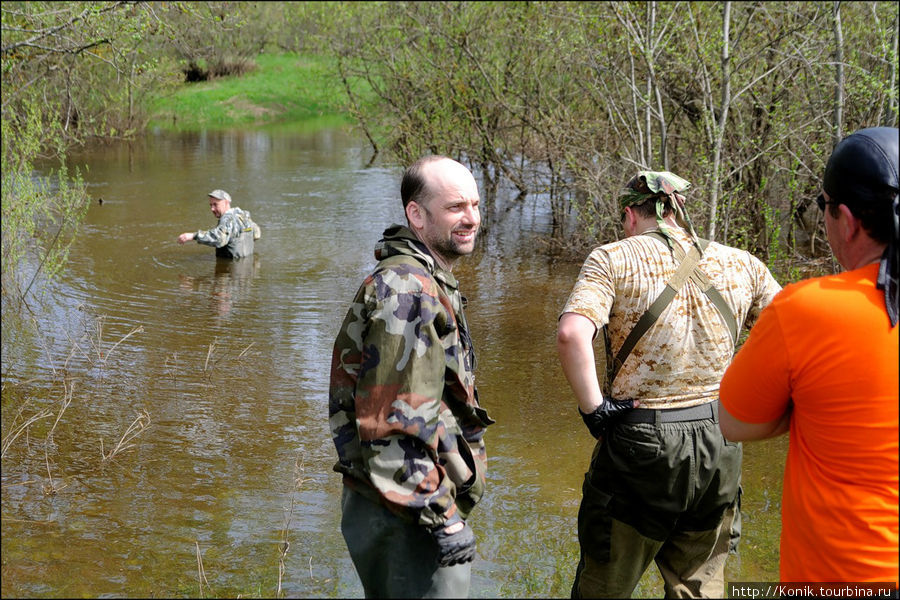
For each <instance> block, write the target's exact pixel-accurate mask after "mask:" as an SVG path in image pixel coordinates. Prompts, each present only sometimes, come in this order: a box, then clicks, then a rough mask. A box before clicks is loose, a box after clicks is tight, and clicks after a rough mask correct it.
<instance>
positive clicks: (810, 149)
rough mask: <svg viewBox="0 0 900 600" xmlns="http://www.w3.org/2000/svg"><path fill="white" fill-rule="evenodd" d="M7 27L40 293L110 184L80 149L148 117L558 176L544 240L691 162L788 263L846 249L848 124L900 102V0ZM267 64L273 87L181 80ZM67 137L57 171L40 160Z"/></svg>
mask: <svg viewBox="0 0 900 600" xmlns="http://www.w3.org/2000/svg"><path fill="white" fill-rule="evenodd" d="M2 37H3V39H2V177H3V182H4V185H3V191H2V272H3V293H4V294H7V293H10V292H11V291H14V292H15V295H17V296H19V297H21V296H24V294H25V293H27V288H26V286H27V285H28V282H25V281H23V280H22V279H21V274H20V273H18V272H17V265H20V264H21V262H22V260H23V258H24V257H26V256H30V257H32V259H34V260H37V261H38V263H39V264H40V265H41V269H42V270H43V275H48V274H52V273H54V272H55V271H57V270H58V269H59V268H61V267H62V265H63V264H64V262H65V257H66V251H67V248H68V245H69V243H70V242H71V240H72V239H74V236H75V235H77V230H78V228H77V225H78V223H79V222H80V220H81V219H82V218H83V216H84V214H85V210H86V206H87V204H88V203H89V201H90V198H89V197H88V195H87V193H86V191H85V187H84V186H83V184H82V181H81V178H80V176H79V174H78V173H77V172H74V171H70V170H69V169H68V168H67V166H66V160H65V159H66V153H67V151H68V150H70V149H71V148H72V147H73V146H76V145H80V144H88V143H103V142H109V141H111V140H120V139H124V138H133V137H135V136H140V135H141V134H142V133H144V132H145V131H147V128H148V126H149V125H153V126H162V127H167V128H175V129H178V128H181V129H184V128H196V129H202V128H216V127H220V128H221V127H230V126H241V127H247V126H256V125H268V126H273V125H278V124H281V125H283V126H289V125H290V124H291V123H297V122H298V121H301V122H302V121H304V120H305V119H308V118H310V117H319V116H321V115H323V114H330V115H346V116H349V117H351V118H352V121H353V122H354V123H355V124H356V125H357V126H358V127H360V128H361V130H362V131H363V132H364V133H365V135H366V136H367V138H368V140H369V142H370V144H371V146H372V149H373V153H374V154H379V153H380V156H381V158H382V160H387V161H389V162H391V163H394V162H396V163H397V164H403V163H408V162H409V161H410V160H412V159H414V158H415V157H417V156H419V155H421V154H423V153H426V152H438V153H442V154H448V155H451V156H454V157H457V158H458V159H460V160H461V161H463V162H465V163H467V164H469V165H471V167H472V168H473V169H474V170H475V171H476V172H477V173H478V174H480V176H481V177H482V180H483V182H484V188H485V190H484V195H485V199H486V201H487V202H489V201H490V199H491V197H492V194H493V193H494V192H495V191H496V189H497V186H498V185H502V184H509V185H512V186H514V187H515V189H516V190H517V191H518V193H519V194H520V195H521V196H522V197H523V198H524V197H525V196H526V195H528V194H540V195H542V197H543V198H545V199H546V201H547V202H549V204H550V206H551V208H552V214H553V223H554V230H553V232H552V234H551V236H550V239H549V240H548V242H549V243H548V244H547V248H546V249H547V251H548V252H560V251H561V252H563V253H567V255H569V256H572V257H576V256H583V250H584V248H585V247H587V246H589V245H591V244H594V243H596V242H597V240H610V239H615V238H616V237H617V236H618V235H619V233H618V228H619V210H618V207H617V204H616V196H617V194H618V190H619V189H620V188H621V185H622V183H623V182H624V181H626V180H627V179H628V178H629V177H630V176H631V175H633V173H634V172H635V171H637V170H639V169H653V170H672V171H674V172H676V173H678V174H679V175H681V176H682V177H684V178H686V179H687V180H689V181H691V182H693V185H694V188H693V191H692V193H691V194H690V204H689V208H690V214H691V215H692V218H693V221H694V224H695V226H696V227H697V229H698V231H699V233H700V234H701V235H702V236H704V237H708V238H711V239H716V240H719V241H722V242H724V243H727V244H731V245H734V246H737V247H741V248H745V249H747V250H750V251H751V252H753V253H755V254H757V255H759V256H760V257H761V258H763V259H764V260H766V261H767V262H768V264H769V266H770V267H771V268H773V270H775V271H776V272H777V273H778V274H779V275H780V279H782V280H783V281H784V280H789V279H796V278H798V277H799V276H800V275H801V274H802V273H803V272H804V269H808V268H809V266H810V265H813V268H815V265H816V264H817V262H816V261H817V260H818V261H819V264H821V262H822V261H823V260H827V259H826V258H824V257H826V256H827V255H828V249H827V245H826V244H825V243H824V238H823V235H822V234H823V229H822V222H821V217H820V216H819V215H818V211H816V210H813V208H814V204H813V199H814V198H815V196H816V195H817V194H818V191H819V181H820V176H821V173H822V170H823V166H824V164H823V163H824V160H825V159H827V156H828V155H829V153H830V150H831V149H832V147H833V145H834V144H835V143H836V142H837V141H838V140H839V139H840V138H841V137H843V136H844V135H846V134H847V133H849V132H852V131H853V130H856V129H858V128H860V127H864V126H876V125H885V126H894V127H896V126H897V122H898V77H897V75H898V47H897V44H898V42H897V38H898V22H897V3H896V2H734V3H733V2H599V3H581V2H359V3H355V2H354V3H340V2H124V1H114V2H66V3H51V2H4V3H3V5H2ZM279 56H280V57H282V59H284V57H288V60H282V61H281V62H280V63H279V62H278V61H277V57H279ZM261 64H262V65H267V66H272V68H271V69H268V70H267V73H268V75H267V79H266V81H267V82H273V81H274V82H277V84H276V85H274V87H272V88H271V89H268V88H267V91H268V92H269V95H268V96H265V95H263V96H261V97H260V96H259V94H258V92H259V87H260V86H259V85H258V84H255V85H253V86H250V85H247V86H244V87H241V86H240V85H237V84H234V83H232V84H231V86H232V87H231V88H224V89H230V90H231V92H230V93H231V96H229V97H222V94H219V95H218V96H217V95H215V94H212V93H207V94H205V96H204V97H205V98H206V100H205V105H201V106H200V107H198V106H196V105H194V106H191V105H184V104H179V102H178V101H177V99H178V98H184V97H185V94H189V93H190V90H191V89H197V86H210V85H215V84H214V83H210V82H216V81H220V82H221V81H223V80H226V79H227V80H234V81H239V80H240V78H246V77H248V76H252V74H253V73H254V71H255V70H257V69H258V68H259V66H260V65H261ZM303 65H305V66H303ZM205 89H206V91H209V90H210V89H212V88H210V87H207V88H205ZM178 94H181V96H179V95H178ZM254 94H255V95H254ZM195 97H196V94H195ZM215 107H218V109H219V114H220V117H219V118H216V117H215V116H214V115H215V111H213V112H210V109H212V108H215ZM223 111H224V113H223ZM222 114H224V115H225V117H222V116H221V115H222ZM190 115H195V116H194V117H191V116H190ZM196 115H199V118H197V116H196ZM48 155H52V156H55V157H57V158H59V160H60V163H59V164H60V165H61V166H60V168H59V170H58V171H56V172H55V173H54V176H53V178H52V179H51V180H46V179H43V180H41V179H36V178H34V177H33V176H32V171H33V165H34V161H35V160H36V159H38V158H40V157H45V156H48Z"/></svg>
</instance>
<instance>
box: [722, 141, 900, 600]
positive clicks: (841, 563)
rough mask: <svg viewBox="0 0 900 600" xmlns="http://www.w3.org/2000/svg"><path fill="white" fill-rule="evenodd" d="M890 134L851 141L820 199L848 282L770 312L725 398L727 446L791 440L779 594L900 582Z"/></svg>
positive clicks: (806, 285)
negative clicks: (794, 587)
mask: <svg viewBox="0 0 900 600" xmlns="http://www.w3.org/2000/svg"><path fill="white" fill-rule="evenodd" d="M898 137H900V131H898V129H897V128H895V127H870V128H866V129H861V130H859V131H857V132H855V133H853V134H852V135H849V136H847V137H846V138H844V139H843V140H842V141H841V142H840V143H839V144H838V145H837V146H836V147H835V149H834V152H832V154H831V157H830V158H829V160H828V163H827V165H826V166H825V176H824V178H823V182H822V189H823V192H822V194H821V195H820V196H819V198H818V203H819V208H820V209H821V210H822V212H823V213H824V217H825V232H826V234H827V236H828V243H829V245H830V246H831V249H832V251H833V252H834V256H835V258H836V259H837V261H838V262H839V263H840V264H841V266H842V267H843V268H844V269H846V271H845V272H843V273H839V274H836V275H827V276H824V277H816V278H812V279H807V280H805V281H800V282H797V283H794V284H792V285H789V286H787V287H786V288H785V289H784V291H783V292H781V293H780V294H778V296H777V297H776V298H775V299H774V300H773V301H772V304H771V305H770V306H769V307H768V308H766V310H764V311H763V312H762V314H761V315H760V317H759V322H758V323H757V324H756V327H754V329H753V331H752V332H751V334H750V337H749V338H748V339H747V342H746V343H745V344H744V346H743V347H742V348H741V351H740V352H738V354H737V356H735V359H734V362H733V363H732V365H731V366H730V367H729V368H728V370H727V371H726V373H725V377H724V378H723V380H722V386H721V398H720V402H721V408H720V414H721V422H720V426H721V428H722V431H723V433H724V434H725V437H727V438H728V439H730V440H757V439H763V438H769V437H774V436H777V435H781V434H783V433H785V432H786V431H790V444H789V446H788V454H787V461H786V464H785V469H784V493H783V498H782V505H781V515H782V517H781V552H780V577H781V581H816V582H823V581H828V582H865V581H869V582H891V583H892V585H893V588H894V590H895V591H894V595H893V597H894V598H896V597H897V592H896V588H897V582H898V579H900V561H898V558H897V557H898V545H900V544H898V540H900V522H898V521H900V520H898V515H897V503H898V498H900V493H898V488H900V486H898V469H900V461H898V450H900V448H898V437H900V435H898V393H897V389H898V380H900V378H898V368H897V364H898V362H900V358H898V346H900V343H898V327H897V321H898V317H900V315H898V312H900V310H898V270H900V255H898V253H900V200H898V192H900V182H898V177H897V170H898Z"/></svg>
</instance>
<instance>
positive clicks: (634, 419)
mask: <svg viewBox="0 0 900 600" xmlns="http://www.w3.org/2000/svg"><path fill="white" fill-rule="evenodd" d="M715 404H716V402H715V401H713V402H707V403H706V404H701V405H699V406H691V407H688V408H661V409H652V408H650V409H648V408H643V409H642V408H636V409H634V410H630V411H628V412H626V413H625V414H624V415H622V418H621V419H619V422H620V423H678V422H681V421H702V420H703V419H713V420H718V419H717V417H718V415H717V414H716V413H717V412H718V411H717V410H716V406H715Z"/></svg>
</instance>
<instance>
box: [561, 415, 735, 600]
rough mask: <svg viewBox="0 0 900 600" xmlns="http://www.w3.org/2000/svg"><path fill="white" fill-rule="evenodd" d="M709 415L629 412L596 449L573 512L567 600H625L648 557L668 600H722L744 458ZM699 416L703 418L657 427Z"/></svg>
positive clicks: (732, 546) (632, 589)
mask: <svg viewBox="0 0 900 600" xmlns="http://www.w3.org/2000/svg"><path fill="white" fill-rule="evenodd" d="M716 408H717V407H716V406H715V403H711V404H707V405H703V406H701V407H694V408H691V409H681V411H676V410H669V411H657V410H648V409H636V410H634V411H631V412H630V413H627V414H626V415H625V417H624V418H623V421H620V422H618V423H616V424H615V425H614V426H613V427H612V428H611V429H610V431H609V435H608V436H606V437H605V438H604V439H602V440H601V441H599V442H598V443H597V445H596V446H595V448H594V452H593V456H592V458H591V466H590V470H589V471H588V473H587V475H585V481H584V487H583V497H582V501H581V506H580V508H579V510H578V541H579V544H580V546H581V560H580V561H579V563H578V568H577V570H576V574H575V582H574V584H573V586H572V597H573V598H626V597H629V596H630V595H631V594H632V592H633V591H634V588H635V586H636V585H637V583H638V581H639V580H640V578H641V576H642V575H643V573H644V571H645V570H646V569H647V567H648V566H649V565H650V562H651V561H652V560H654V559H655V560H656V564H657V566H658V567H659V570H660V573H661V575H662V578H663V581H664V585H665V595H666V597H667V598H691V597H695V598H696V597H719V598H722V597H724V594H725V580H724V568H725V557H726V556H727V554H728V552H729V550H734V549H736V547H737V543H738V540H739V538H740V476H741V454H742V453H741V446H740V444H733V443H731V442H727V441H726V440H725V439H724V437H723V436H722V433H721V431H720V430H719V425H718V415H717V413H716ZM700 411H706V412H707V414H708V418H702V419H699V420H690V421H672V422H659V420H660V417H661V415H662V414H663V413H668V416H667V417H665V418H677V415H678V414H679V413H682V414H684V413H688V412H690V413H691V414H693V415H697V414H698V413H700ZM700 414H702V413H700ZM673 415H674V416H673ZM629 420H631V421H638V420H644V421H652V422H628V421H629Z"/></svg>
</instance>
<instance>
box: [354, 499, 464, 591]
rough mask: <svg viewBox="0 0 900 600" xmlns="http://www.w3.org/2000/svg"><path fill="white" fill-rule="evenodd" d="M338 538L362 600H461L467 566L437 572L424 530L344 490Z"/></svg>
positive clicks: (435, 552)
mask: <svg viewBox="0 0 900 600" xmlns="http://www.w3.org/2000/svg"><path fill="white" fill-rule="evenodd" d="M341 510H342V513H343V514H342V516H341V533H343V534H344V540H345V541H346V542H347V549H348V550H349V551H350V558H351V559H353V566H355V567H356V573H357V574H358V575H359V578H360V580H361V581H362V584H363V590H364V591H365V594H366V598H465V597H466V596H468V594H469V582H470V580H471V576H472V563H471V562H467V563H463V564H459V565H454V566H452V567H439V566H438V546H437V543H436V542H435V541H434V538H433V537H432V536H431V533H429V532H428V531H427V530H426V529H425V528H424V527H422V526H420V525H416V524H414V523H411V522H409V521H406V520H404V519H403V518H401V517H399V516H397V515H395V514H394V513H392V512H391V511H389V510H388V509H387V508H385V507H384V506H382V505H381V504H376V503H375V502H372V501H371V500H369V499H368V498H366V497H364V496H362V495H361V494H359V493H358V492H354V491H353V490H351V489H350V488H348V487H347V486H344V492H343V495H342V497H341Z"/></svg>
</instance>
